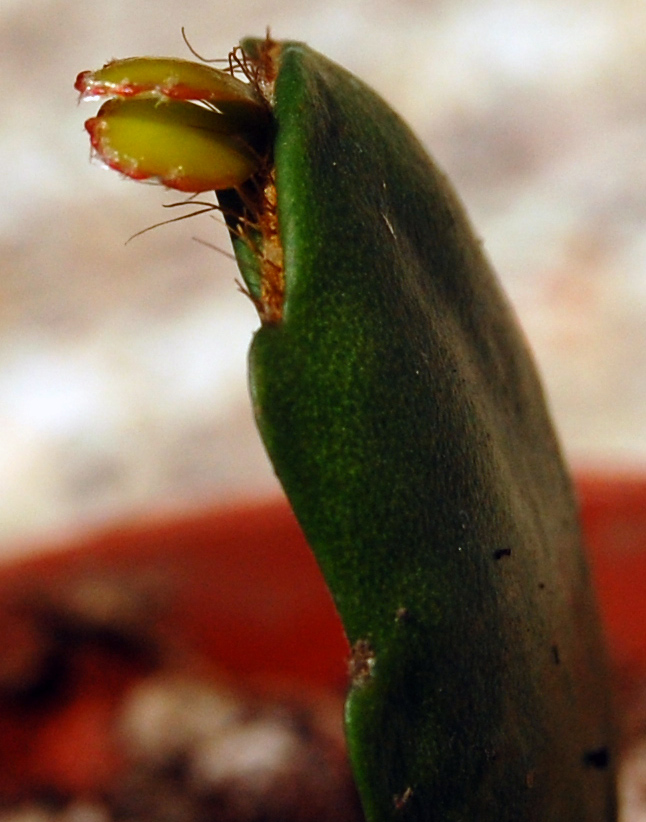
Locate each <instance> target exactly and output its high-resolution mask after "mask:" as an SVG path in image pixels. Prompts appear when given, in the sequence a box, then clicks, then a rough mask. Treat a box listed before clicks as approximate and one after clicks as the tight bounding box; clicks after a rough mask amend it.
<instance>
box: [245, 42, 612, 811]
mask: <svg viewBox="0 0 646 822" xmlns="http://www.w3.org/2000/svg"><path fill="white" fill-rule="evenodd" d="M246 47H247V48H248V49H250V50H252V49H253V46H252V45H251V44H249V43H248V44H246ZM274 115H275V118H276V124H277V125H276V128H277V132H276V140H275V147H274V153H275V166H276V180H277V184H276V187H277V195H278V219H279V227H280V238H281V240H282V245H283V251H284V266H285V278H286V291H285V303H284V309H283V318H282V322H280V323H278V324H274V325H265V326H264V327H262V328H261V329H260V330H259V331H258V333H257V335H256V336H255V339H254V342H253V345H252V350H251V353H250V380H251V390H252V395H253V401H254V406H255V412H256V415H257V420H258V425H259V428H260V431H261V433H262V436H263V439H264V442H265V444H266V447H267V449H268V452H269V454H270V456H271V459H272V461H273V463H274V466H275V468H276V471H277V474H278V476H279V478H280V480H281V482H282V484H283V486H284V488H285V490H286V492H287V495H288V497H289V499H290V501H291V504H292V506H293V508H294V511H295V513H296V515H297V517H298V519H299V521H300V523H301V525H302V527H303V529H304V531H305V534H306V536H307V538H308V540H309V542H310V545H311V547H312V549H313V550H314V552H315V554H316V556H317V558H318V561H319V564H320V566H321V568H322V570H323V573H324V575H325V577H326V579H327V582H328V584H329V586H330V589H331V591H332V593H333V596H334V598H335V601H336V604H337V607H338V609H339V612H340V614H341V616H342V619H343V622H344V625H345V628H346V631H347V633H348V636H349V639H350V641H351V643H353V644H354V647H355V659H354V672H355V677H354V684H353V685H352V688H351V692H350V695H349V700H348V706H347V729H348V731H347V732H348V740H349V745H350V751H351V756H352V759H353V764H354V768H355V773H356V777H357V781H358V783H359V788H360V790H361V794H362V797H363V801H364V806H365V809H366V814H367V816H368V818H369V819H370V820H395V819H398V820H399V819H406V820H409V819H410V820H412V819H414V820H456V822H457V820H478V821H479V822H483V821H485V820H492V822H493V820H495V821H496V822H504V820H509V822H521V821H524V820H545V821H547V820H563V822H579V821H582V820H585V821H586V822H588V821H590V822H592V820H604V822H608V820H611V819H613V818H614V799H613V788H612V767H607V752H608V748H609V746H610V745H611V742H612V740H611V733H610V721H609V709H608V704H607V701H608V699H607V682H606V680H605V672H604V656H603V650H602V647H601V643H600V639H599V628H598V623H597V616H596V611H595V607H594V603H593V600H592V596H591V593H590V589H589V583H588V575H587V570H586V567H585V562H584V559H583V555H582V551H581V547H580V538H579V531H578V526H577V517H576V510H575V504H574V502H573V498H572V492H571V488H570V483H569V480H568V477H567V475H566V472H565V470H564V467H563V464H562V461H561V457H560V455H559V450H558V446H557V443H556V441H555V438H554V434H553V432H552V428H551V424H550V421H549V419H548V416H547V412H546V409H545V404H544V399H543V395H542V391H541V388H540V385H539V383H538V381H537V378H536V375H535V371H534V367H533V365H532V362H531V360H530V357H529V356H528V353H527V350H526V347H525V344H524V342H523V339H522V338H521V336H520V335H519V332H518V331H517V329H516V325H515V321H514V318H513V316H512V314H511V312H510V309H509V307H508V305H507V303H506V301H505V299H504V297H503V296H502V295H501V293H500V290H499V287H498V285H497V283H496V281H495V278H494V276H493V275H492V272H491V270H490V267H489V265H488V263H487V261H486V260H485V258H484V256H483V254H482V251H481V247H480V244H479V242H478V241H477V239H475V238H474V236H473V234H472V231H471V229H470V227H469V225H468V222H467V220H466V218H465V215H464V213H463V209H462V207H461V205H460V203H459V202H458V200H457V199H456V197H455V196H454V194H453V192H452V190H451V188H450V186H449V184H448V182H447V181H446V179H445V177H444V176H443V175H442V174H441V173H440V172H439V171H438V170H437V169H436V168H435V166H434V165H433V164H432V162H431V161H430V160H429V158H428V157H427V155H426V153H425V151H424V150H423V148H422V147H421V146H420V144H419V143H418V141H417V140H416V139H415V137H414V136H413V135H412V134H411V133H410V131H409V130H408V129H407V127H406V126H405V125H404V124H403V123H402V122H401V120H400V119H399V118H398V117H397V116H396V115H395V114H394V113H393V112H392V111H391V110H390V109H389V108H388V107H387V106H386V105H385V104H384V102H383V101H382V100H380V99H379V98H378V97H377V96H376V95H375V94H374V93H373V92H371V91H370V90H369V89H368V88H366V87H365V86H364V85H362V84H361V83H360V82H359V81H358V80H356V79H355V78H353V77H352V76H350V75H349V74H348V73H347V72H345V71H344V70H342V69H340V68H339V67H338V66H336V65H334V64H332V63H330V62H329V61H327V60H326V59H325V58H323V57H321V56H320V55H318V54H316V53H315V52H313V51H311V50H309V49H308V48H307V47H305V46H302V45H300V44H294V43H289V44H283V47H282V55H281V58H280V71H279V73H278V77H277V81H276V86H275V106H274ZM243 273H244V265H243ZM257 274H258V272H257V267H254V266H253V265H251V266H250V270H249V277H250V280H252V281H253V282H255V281H256V279H257Z"/></svg>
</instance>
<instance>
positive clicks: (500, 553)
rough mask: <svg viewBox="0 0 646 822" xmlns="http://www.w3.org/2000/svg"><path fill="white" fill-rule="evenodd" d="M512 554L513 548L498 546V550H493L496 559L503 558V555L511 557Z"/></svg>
mask: <svg viewBox="0 0 646 822" xmlns="http://www.w3.org/2000/svg"><path fill="white" fill-rule="evenodd" d="M510 556H511V548H498V550H497V551H494V552H493V558H494V559H502V558H503V557H510Z"/></svg>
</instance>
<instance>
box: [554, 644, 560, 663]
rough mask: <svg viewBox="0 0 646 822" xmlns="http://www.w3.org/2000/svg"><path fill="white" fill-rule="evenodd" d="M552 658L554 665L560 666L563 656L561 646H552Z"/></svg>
mask: <svg viewBox="0 0 646 822" xmlns="http://www.w3.org/2000/svg"><path fill="white" fill-rule="evenodd" d="M552 657H553V659H554V664H555V665H560V664H561V655H560V654H559V646H558V645H552Z"/></svg>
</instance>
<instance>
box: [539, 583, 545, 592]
mask: <svg viewBox="0 0 646 822" xmlns="http://www.w3.org/2000/svg"><path fill="white" fill-rule="evenodd" d="M538 588H539V590H540V591H543V590H545V583H544V582H539V583H538Z"/></svg>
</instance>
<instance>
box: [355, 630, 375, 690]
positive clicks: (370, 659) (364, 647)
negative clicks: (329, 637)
mask: <svg viewBox="0 0 646 822" xmlns="http://www.w3.org/2000/svg"><path fill="white" fill-rule="evenodd" d="M374 664H375V652H374V650H373V649H372V645H371V644H370V642H369V641H368V640H367V639H358V640H357V641H356V642H355V643H354V645H353V646H352V651H351V654H350V664H349V673H350V679H351V680H352V684H353V685H354V686H355V687H360V686H362V685H365V684H366V683H367V682H368V681H369V679H370V677H371V676H372V669H373V667H374Z"/></svg>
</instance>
